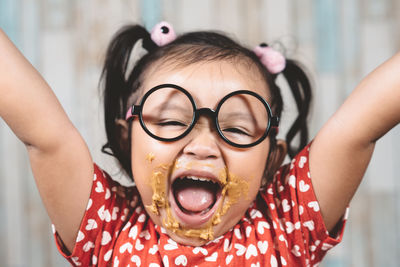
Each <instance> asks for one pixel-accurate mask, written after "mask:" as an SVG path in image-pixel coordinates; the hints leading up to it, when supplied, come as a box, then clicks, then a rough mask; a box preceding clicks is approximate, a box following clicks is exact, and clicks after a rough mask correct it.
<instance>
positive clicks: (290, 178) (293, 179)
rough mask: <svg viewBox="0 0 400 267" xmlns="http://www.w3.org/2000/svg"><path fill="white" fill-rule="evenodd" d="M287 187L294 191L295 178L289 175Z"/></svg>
mask: <svg viewBox="0 0 400 267" xmlns="http://www.w3.org/2000/svg"><path fill="white" fill-rule="evenodd" d="M289 185H290V186H291V187H293V188H294V189H296V176H294V175H290V177H289Z"/></svg>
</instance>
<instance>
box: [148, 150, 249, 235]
mask: <svg viewBox="0 0 400 267" xmlns="http://www.w3.org/2000/svg"><path fill="white" fill-rule="evenodd" d="M149 154H150V153H149ZM151 154H152V153H151ZM152 155H153V154H152ZM153 157H154V155H153ZM146 159H147V158H146ZM153 159H154V158H153ZM200 164H201V163H200ZM193 165H196V166H197V165H199V163H193V162H190V163H188V164H187V165H186V166H185V168H186V169H191V168H192V166H193ZM204 166H206V167H214V166H212V164H204ZM181 167H182V166H180V165H179V164H178V162H175V163H174V164H160V165H158V166H156V167H155V169H154V170H153V172H152V176H151V178H150V182H149V185H150V186H151V188H152V190H153V196H152V203H151V205H148V206H147V208H148V209H149V210H150V211H151V212H153V213H154V214H156V215H160V209H165V212H166V218H164V219H163V222H162V224H163V227H164V228H166V229H169V230H171V231H172V232H174V233H176V234H178V235H182V236H186V237H193V238H200V239H203V240H206V241H211V240H213V239H214V231H213V226H215V225H217V224H219V223H220V222H221V217H222V216H223V215H225V214H226V213H227V212H228V210H229V208H230V207H231V206H232V205H233V204H235V203H237V202H238V201H239V199H240V197H241V196H242V195H244V196H245V197H247V194H248V191H249V184H248V182H247V181H245V180H243V179H241V178H239V177H238V176H236V175H234V174H232V173H228V171H227V169H226V168H224V169H223V170H221V171H220V173H219V177H218V180H219V181H220V184H221V186H222V191H221V198H222V199H221V200H222V201H221V203H220V205H219V207H218V208H217V210H216V211H215V213H214V215H213V217H212V218H211V220H210V221H209V222H208V223H207V224H206V225H205V226H203V227H202V228H187V227H184V226H182V225H181V224H180V223H179V221H178V220H177V219H176V218H175V217H174V216H173V214H172V211H171V207H170V204H169V202H168V197H167V192H166V190H167V182H168V177H170V174H171V173H172V172H173V171H175V170H176V169H179V168H181ZM168 187H170V185H169V186H168ZM170 190H171V189H170Z"/></svg>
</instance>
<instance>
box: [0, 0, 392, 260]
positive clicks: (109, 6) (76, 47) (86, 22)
mask: <svg viewBox="0 0 400 267" xmlns="http://www.w3.org/2000/svg"><path fill="white" fill-rule="evenodd" d="M399 11H400V3H399V1H396V0H382V1H373V0H358V1H356V0H347V1H345V0H336V1H335V0H323V1H322V0H321V1H319V0H300V1H289V0H280V1H273V0H251V1H240V0H229V1H228V0H214V1H212V0H202V1H195V0H172V1H167V0H147V1H145V0H142V1H139V0H133V1H128V0H114V1H111V0H98V1H94V0H83V1H78V0H72V1H71V0H70V1H68V0H36V1H34V0H31V1H29V0H0V26H1V27H2V28H3V29H4V30H5V31H6V32H7V34H8V35H9V36H10V37H11V38H12V39H13V41H14V42H15V43H16V44H17V45H18V47H19V48H20V49H21V50H22V51H23V53H24V54H25V55H26V57H27V58H28V59H29V60H30V61H31V62H32V64H33V65H34V66H35V67H36V68H37V69H38V70H39V71H40V72H41V73H42V75H43V76H44V77H45V79H46V80H47V81H48V83H49V84H50V85H51V86H52V88H53V89H54V91H55V93H56V95H57V96H58V97H59V99H60V101H61V103H62V105H63V106H64V108H65V110H66V112H67V114H68V115H69V116H70V118H71V120H72V121H73V123H74V124H75V125H76V127H77V128H78V129H79V130H80V132H81V134H82V136H83V137H84V139H85V140H86V141H87V143H88V145H89V148H90V149H91V151H92V153H93V157H94V159H95V161H96V162H98V163H99V164H100V165H101V166H102V167H104V168H105V169H107V170H109V171H110V172H111V173H112V174H115V175H116V176H117V178H120V177H119V175H118V171H117V170H116V169H115V167H114V162H113V160H112V159H110V158H109V157H107V156H105V155H102V154H101V153H100V152H99V150H100V147H101V145H102V144H103V143H104V140H105V139H104V133H103V124H102V108H101V102H100V99H99V96H98V95H99V91H98V87H97V85H98V78H99V75H100V71H101V64H102V61H103V57H104V51H105V49H106V46H107V43H108V41H109V40H110V38H111V36H112V34H113V33H114V32H115V31H116V30H117V29H118V28H119V27H121V26H122V25H124V24H126V23H132V22H136V23H144V24H145V25H146V26H147V27H148V28H151V27H152V26H153V25H154V24H155V23H156V22H157V21H159V20H160V19H165V20H167V21H170V22H171V23H173V24H174V25H175V30H176V31H177V32H178V33H179V32H184V31H187V30H197V29H217V30H223V31H226V32H229V33H230V34H232V35H233V36H234V37H235V38H238V39H239V40H241V41H242V42H243V43H246V44H248V45H249V46H250V47H252V46H255V45H257V44H258V43H260V42H264V41H265V42H269V43H273V44H276V43H275V41H278V42H281V43H283V44H284V45H285V46H286V54H287V55H288V56H290V57H294V58H296V59H299V60H301V61H302V62H303V63H304V65H305V66H306V67H307V68H308V69H309V70H310V72H311V73H312V75H313V78H314V79H315V102H314V104H313V115H312V117H311V119H310V124H311V128H312V134H315V133H316V132H317V130H318V129H319V128H320V127H321V126H322V124H323V122H324V121H326V120H327V119H328V118H329V116H330V115H331V114H332V113H333V112H334V111H335V110H336V109H337V108H338V107H339V105H340V103H341V102H342V101H343V100H344V98H345V97H346V96H347V95H348V94H349V93H350V92H351V90H352V88H354V86H355V85H356V84H357V82H358V81H359V80H360V79H361V77H362V76H363V75H365V74H366V73H368V72H369V71H371V70H372V69H373V68H374V67H375V66H377V65H378V64H379V63H381V62H383V61H384V60H385V59H387V58H388V57H389V56H390V55H392V54H394V53H395V51H397V50H398V48H399V36H400V35H399V34H398V30H397V29H399V24H400V16H399V15H398V14H400V12H399ZM284 94H285V95H286V99H288V102H287V103H286V105H285V114H284V118H283V122H284V125H283V129H287V125H288V123H290V120H291V118H292V115H293V114H294V113H295V109H294V105H293V102H292V100H291V99H290V96H289V95H288V93H287V92H286V91H285V92H284ZM0 97H1V96H0ZM373 108H374V107H371V120H377V119H379V118H376V117H374V110H373ZM285 121H286V123H285ZM281 132H284V130H283V131H281ZM399 136H400V129H399V127H397V128H395V129H394V130H393V131H392V132H390V133H389V134H388V135H387V136H385V137H384V138H383V139H382V140H380V141H379V142H378V144H377V147H376V152H375V154H374V157H373V159H372V161H371V165H370V167H369V169H368V171H367V174H366V176H365V179H364V181H363V183H362V184H361V186H360V189H359V191H358V193H357V195H356V197H355V198H354V200H353V202H352V203H351V212H350V220H349V222H348V225H347V229H346V232H345V236H344V240H343V242H342V243H341V244H340V245H339V246H337V247H336V248H334V249H333V250H332V252H331V253H330V254H328V256H327V257H326V259H325V261H324V262H323V264H322V266H325V267H326V266H365V267H367V266H397V265H396V262H400V253H399V252H400V228H399V226H398V224H399V222H400V208H399V207H400V185H399V184H400V183H399V181H398V180H399V178H400V177H399V174H398V170H397V168H396V167H397V166H400V154H399V153H400V152H399V151H400V142H399V140H400V139H399ZM121 179H122V178H121ZM0 218H1V219H0V262H1V264H0V265H1V266H43V267H44V266H69V265H68V264H67V263H66V261H64V260H63V259H62V258H61V257H60V256H59V255H58V253H57V252H56V249H55V246H54V242H53V240H52V236H51V230H50V226H49V225H50V222H49V220H48V218H47V215H46V212H45V210H44V208H43V206H42V203H41V200H40V198H39V195H38V192H37V189H36V187H35V184H34V180H33V178H32V174H31V171H30V168H29V162H28V159H27V155H26V152H25V149H24V147H23V145H22V144H21V143H20V142H19V141H18V140H17V139H16V138H15V137H14V136H13V134H12V132H11V131H10V130H9V129H8V128H7V126H6V125H5V123H4V121H0Z"/></svg>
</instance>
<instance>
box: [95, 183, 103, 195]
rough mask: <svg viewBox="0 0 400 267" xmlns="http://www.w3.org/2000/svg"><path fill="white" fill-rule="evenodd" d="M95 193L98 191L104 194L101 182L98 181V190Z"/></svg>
mask: <svg viewBox="0 0 400 267" xmlns="http://www.w3.org/2000/svg"><path fill="white" fill-rule="evenodd" d="M94 191H96V192H97V193H102V192H104V187H103V184H102V183H100V182H99V181H97V183H96V188H95V189H94Z"/></svg>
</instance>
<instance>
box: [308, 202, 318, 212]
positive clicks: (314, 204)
mask: <svg viewBox="0 0 400 267" xmlns="http://www.w3.org/2000/svg"><path fill="white" fill-rule="evenodd" d="M307 206H308V207H309V208H312V209H313V210H314V211H315V212H318V211H319V205H318V202H317V201H311V202H308V204H307Z"/></svg>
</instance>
